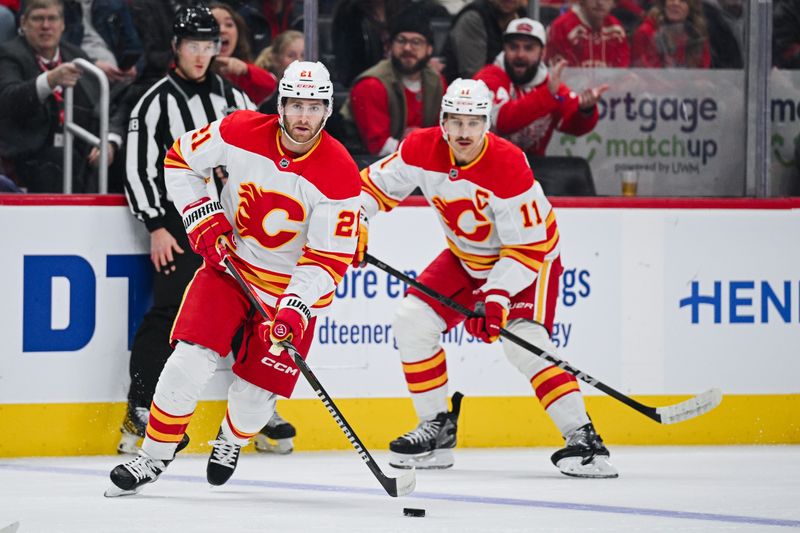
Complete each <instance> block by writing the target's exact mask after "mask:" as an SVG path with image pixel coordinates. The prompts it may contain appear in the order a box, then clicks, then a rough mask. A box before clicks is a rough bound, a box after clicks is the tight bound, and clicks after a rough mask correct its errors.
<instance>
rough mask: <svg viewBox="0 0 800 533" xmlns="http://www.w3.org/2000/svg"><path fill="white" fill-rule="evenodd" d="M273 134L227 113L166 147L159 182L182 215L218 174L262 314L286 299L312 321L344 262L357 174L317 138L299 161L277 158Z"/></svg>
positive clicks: (335, 147) (273, 122)
mask: <svg viewBox="0 0 800 533" xmlns="http://www.w3.org/2000/svg"><path fill="white" fill-rule="evenodd" d="M280 135H281V131H280V127H279V125H278V117H277V116H275V115H271V116H270V115H263V114H261V113H256V112H253V111H237V112H235V113H233V114H231V115H229V116H227V117H225V118H224V119H222V120H218V121H216V122H212V123H211V124H209V125H207V126H205V127H203V128H200V129H198V130H195V131H191V132H188V133H186V134H184V135H183V136H181V137H180V138H179V139H178V140H177V141H175V144H174V145H173V147H172V149H171V150H170V151H169V153H167V156H166V157H165V159H164V168H165V173H164V179H165V181H166V185H167V189H168V190H169V193H170V195H171V197H172V199H173V201H174V202H175V207H176V208H177V209H178V212H183V210H184V209H185V208H186V206H188V205H189V204H191V203H193V202H196V201H197V200H198V199H200V198H202V197H204V196H211V195H212V194H213V191H212V190H211V189H213V187H209V186H208V182H209V181H210V180H209V179H208V178H207V176H210V175H211V173H212V171H213V168H214V167H217V166H220V165H221V166H224V167H226V170H227V172H228V181H227V183H226V185H225V187H224V188H223V189H222V193H221V195H222V198H221V203H222V207H223V209H224V211H225V215H226V217H227V218H228V221H229V222H230V223H231V225H232V226H233V233H234V242H235V244H236V256H237V257H236V258H235V260H237V261H238V262H239V264H242V265H244V266H245V267H246V268H245V277H246V278H248V280H249V281H250V282H251V283H252V284H253V285H255V286H256V287H257V288H258V289H259V293H260V296H261V297H262V299H263V300H264V302H265V303H266V304H267V305H270V306H274V305H275V302H276V299H277V298H278V297H279V296H280V295H281V294H284V293H286V294H296V295H297V296H299V297H300V298H302V299H303V301H304V302H306V304H308V305H309V307H312V309H314V314H316V313H317V312H318V311H319V310H320V309H322V308H324V307H327V306H328V305H329V304H330V302H331V301H332V299H333V293H334V291H335V289H336V285H337V284H338V283H339V281H341V279H342V277H343V276H344V274H345V272H346V271H347V267H348V266H349V265H350V263H351V261H352V258H353V253H354V251H355V246H356V241H357V236H358V213H359V209H360V202H359V191H360V180H359V175H358V167H356V164H355V162H354V161H353V159H352V158H351V157H350V155H349V154H348V153H347V151H346V150H345V149H344V147H343V146H342V145H341V144H340V143H339V142H338V141H337V140H336V139H334V138H333V137H331V136H329V135H328V134H327V133H326V132H324V131H323V132H322V134H321V135H320V136H319V138H318V139H317V142H316V143H315V144H314V146H313V148H311V150H310V151H309V152H307V153H306V154H304V155H302V156H296V154H292V153H291V152H287V151H286V150H285V149H284V148H283V147H282V145H281V142H280ZM211 197H213V196H211Z"/></svg>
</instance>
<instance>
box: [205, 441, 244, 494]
mask: <svg viewBox="0 0 800 533" xmlns="http://www.w3.org/2000/svg"><path fill="white" fill-rule="evenodd" d="M208 443H209V444H210V445H211V446H213V449H212V450H211V455H210V456H209V457H208V466H207V467H206V479H207V480H208V482H209V483H210V484H212V485H217V486H219V485H224V484H225V483H227V482H228V480H229V479H230V478H231V476H232V475H233V472H234V471H235V470H236V464H237V463H238V462H239V452H240V451H241V450H242V447H241V446H240V445H238V444H234V443H232V442H228V441H227V440H226V439H225V436H224V435H223V434H222V430H220V431H219V433H217V439H216V440H212V441H209V442H208Z"/></svg>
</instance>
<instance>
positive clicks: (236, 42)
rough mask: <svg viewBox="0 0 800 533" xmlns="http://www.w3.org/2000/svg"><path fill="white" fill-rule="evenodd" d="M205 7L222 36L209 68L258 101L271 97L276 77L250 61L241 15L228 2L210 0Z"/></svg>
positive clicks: (276, 81)
mask: <svg viewBox="0 0 800 533" xmlns="http://www.w3.org/2000/svg"><path fill="white" fill-rule="evenodd" d="M208 7H209V8H210V9H211V13H213V14H214V18H216V19H217V23H219V27H220V39H221V48H220V51H219V55H218V56H217V57H216V59H215V60H214V64H213V67H212V68H213V69H214V71H215V72H217V73H219V74H221V75H222V76H223V77H224V78H225V79H227V80H228V81H229V82H231V83H233V84H234V85H236V86H237V87H239V88H240V89H242V90H243V91H244V92H245V93H247V96H249V97H250V99H251V100H252V101H253V102H255V103H256V104H260V103H261V102H263V101H264V100H266V99H267V98H269V97H270V96H272V94H273V93H274V92H275V89H276V88H277V86H278V80H277V79H276V78H275V76H274V75H273V74H272V73H271V72H269V71H267V70H264V69H263V68H260V67H257V66H256V65H254V64H253V56H252V54H251V53H250V42H249V40H248V38H247V27H246V26H245V25H244V20H243V19H242V17H241V16H240V15H239V14H238V13H236V12H235V11H234V10H233V8H231V7H230V6H229V5H227V4H222V3H219V2H212V3H211V4H209V5H208Z"/></svg>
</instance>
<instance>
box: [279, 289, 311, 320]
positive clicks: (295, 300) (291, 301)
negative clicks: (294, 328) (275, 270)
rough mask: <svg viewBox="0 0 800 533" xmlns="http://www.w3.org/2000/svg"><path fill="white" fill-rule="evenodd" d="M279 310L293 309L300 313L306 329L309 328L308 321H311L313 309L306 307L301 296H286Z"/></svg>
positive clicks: (282, 299)
mask: <svg viewBox="0 0 800 533" xmlns="http://www.w3.org/2000/svg"><path fill="white" fill-rule="evenodd" d="M278 308H279V309H293V310H295V311H297V312H298V313H300V316H301V317H303V327H304V328H305V327H306V326H308V321H309V320H311V309H310V308H309V307H308V306H307V305H306V303H305V302H304V301H303V300H301V299H300V297H299V296H295V295H294V294H290V295H289V296H284V297H283V298H281V301H280V304H279V305H278Z"/></svg>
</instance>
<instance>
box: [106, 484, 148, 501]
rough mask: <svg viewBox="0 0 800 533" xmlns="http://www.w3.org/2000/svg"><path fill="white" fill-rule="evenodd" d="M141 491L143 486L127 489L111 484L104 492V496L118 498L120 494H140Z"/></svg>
mask: <svg viewBox="0 0 800 533" xmlns="http://www.w3.org/2000/svg"><path fill="white" fill-rule="evenodd" d="M141 491H142V487H137V488H135V489H132V490H125V489H121V488H119V487H117V486H116V485H111V486H110V487H108V488H107V489H106V491H105V492H104V493H103V496H105V497H106V498H118V497H120V496H133V495H134V494H139V493H140V492H141Z"/></svg>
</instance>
